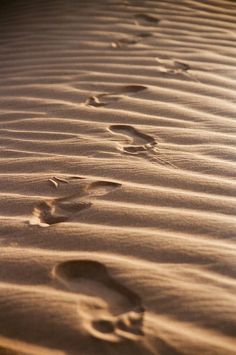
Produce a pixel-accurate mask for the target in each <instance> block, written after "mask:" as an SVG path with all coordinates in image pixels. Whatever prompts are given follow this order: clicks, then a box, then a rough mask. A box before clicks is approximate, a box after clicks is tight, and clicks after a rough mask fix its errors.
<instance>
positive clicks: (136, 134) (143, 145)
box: [109, 125, 157, 154]
mask: <svg viewBox="0 0 236 355" xmlns="http://www.w3.org/2000/svg"><path fill="white" fill-rule="evenodd" d="M109 130H110V131H111V132H112V133H115V134H121V135H123V136H127V137H129V138H131V140H132V144H131V145H127V146H123V147H122V148H121V150H123V151H124V152H126V153H128V154H138V153H139V152H145V151H147V150H151V149H153V148H154V147H155V146H156V145H157V142H156V140H155V139H154V138H153V137H151V136H149V135H147V134H144V133H142V132H140V131H138V130H137V129H136V128H134V127H132V126H128V125H111V126H110V127H109Z"/></svg>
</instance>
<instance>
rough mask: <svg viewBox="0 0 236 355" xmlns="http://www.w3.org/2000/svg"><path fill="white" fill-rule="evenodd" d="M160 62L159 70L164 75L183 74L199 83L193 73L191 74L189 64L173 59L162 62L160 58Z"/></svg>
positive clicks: (158, 60)
mask: <svg viewBox="0 0 236 355" xmlns="http://www.w3.org/2000/svg"><path fill="white" fill-rule="evenodd" d="M156 60H157V62H158V64H159V65H158V70H159V71H160V72H162V73H168V74H183V75H185V76H187V77H189V78H190V79H193V80H195V81H197V82H199V80H197V79H196V78H195V77H194V76H193V75H192V74H191V73H189V70H191V67H190V65H188V64H187V63H183V62H179V61H177V60H172V59H166V60H161V59H159V58H156Z"/></svg>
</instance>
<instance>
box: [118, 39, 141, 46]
mask: <svg viewBox="0 0 236 355" xmlns="http://www.w3.org/2000/svg"><path fill="white" fill-rule="evenodd" d="M138 42H139V41H138V39H135V38H120V39H118V40H116V41H114V42H112V43H111V46H112V47H113V48H125V47H127V46H132V45H134V44H137V43H138Z"/></svg>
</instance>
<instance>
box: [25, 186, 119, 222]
mask: <svg viewBox="0 0 236 355" xmlns="http://www.w3.org/2000/svg"><path fill="white" fill-rule="evenodd" d="M120 186H121V184H118V183H115V182H110V181H95V182H92V183H89V184H87V185H85V186H84V187H81V190H80V191H79V192H77V193H75V194H73V195H69V196H65V197H60V198H56V199H48V200H46V201H42V202H40V203H39V204H38V206H36V207H35V208H34V210H33V213H32V216H31V217H30V220H29V224H30V225H39V226H40V227H48V226H50V225H51V224H56V223H60V222H66V221H67V220H69V219H70V218H71V217H72V216H73V215H75V214H78V213H79V212H81V211H83V210H84V209H86V208H89V207H91V206H92V203H91V202H89V201H88V198H89V197H99V196H103V195H106V194H108V193H109V192H111V191H112V190H114V189H115V188H118V187H120Z"/></svg>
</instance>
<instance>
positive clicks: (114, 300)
mask: <svg viewBox="0 0 236 355" xmlns="http://www.w3.org/2000/svg"><path fill="white" fill-rule="evenodd" d="M53 275H54V277H55V278H56V279H57V280H59V282H61V283H63V284H64V285H65V286H66V287H67V289H69V290H70V291H71V292H75V293H78V294H81V295H83V296H86V299H87V300H89V303H90V306H88V303H87V306H86V304H83V303H80V308H81V309H80V308H79V309H78V311H79V314H80V315H82V316H83V315H84V327H85V329H86V330H87V331H88V332H89V333H90V334H91V335H92V336H94V337H96V338H99V339H103V340H104V339H106V340H108V341H111V342H120V341H122V340H124V339H131V340H136V339H137V338H139V337H140V336H143V335H144V332H143V319H144V308H143V306H142V303H141V299H140V297H139V296H138V295H137V294H136V293H135V292H133V291H131V290H129V289H128V288H126V287H125V286H123V285H121V284H120V283H118V282H117V281H116V280H115V279H113V278H112V277H111V276H110V274H109V272H108V271H107V268H106V266H105V265H103V264H102V263H100V262H97V261H91V260H70V261H66V262H63V263H60V264H58V265H56V266H55V268H54V270H53Z"/></svg>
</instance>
